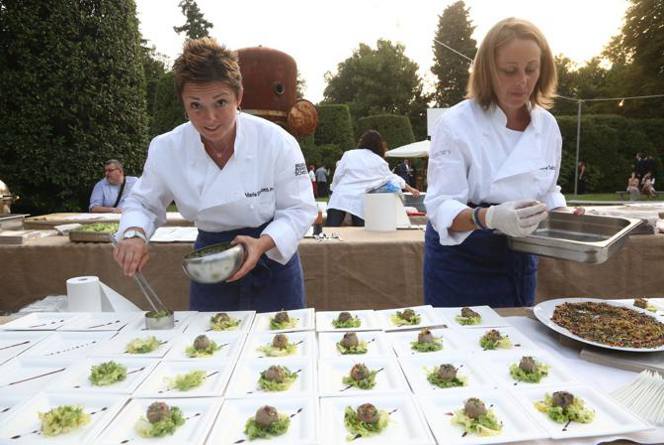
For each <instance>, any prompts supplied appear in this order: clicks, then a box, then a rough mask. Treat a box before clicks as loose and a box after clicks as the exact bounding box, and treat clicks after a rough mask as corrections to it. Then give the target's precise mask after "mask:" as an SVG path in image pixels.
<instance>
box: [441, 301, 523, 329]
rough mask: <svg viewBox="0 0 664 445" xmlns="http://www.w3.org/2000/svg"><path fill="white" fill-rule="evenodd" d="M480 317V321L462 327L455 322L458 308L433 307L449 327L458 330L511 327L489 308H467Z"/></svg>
mask: <svg viewBox="0 0 664 445" xmlns="http://www.w3.org/2000/svg"><path fill="white" fill-rule="evenodd" d="M468 307H470V308H471V309H472V310H474V311H475V312H477V313H478V314H480V316H481V317H482V321H480V322H479V323H478V324H473V325H462V324H461V323H459V322H458V321H457V320H456V318H455V317H456V316H457V315H461V308H460V307H435V308H433V310H434V312H437V313H438V314H440V315H441V316H442V317H443V318H445V319H446V320H449V321H450V324H449V325H448V326H449V327H458V328H496V327H504V326H511V325H510V324H509V323H508V321H507V320H505V319H504V318H503V317H501V316H500V315H498V313H497V312H496V311H494V310H493V309H491V308H490V307H489V306H468Z"/></svg>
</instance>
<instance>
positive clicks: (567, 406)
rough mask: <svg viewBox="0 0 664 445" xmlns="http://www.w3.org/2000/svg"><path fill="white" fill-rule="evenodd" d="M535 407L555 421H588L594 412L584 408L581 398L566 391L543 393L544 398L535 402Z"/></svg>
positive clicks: (593, 416)
mask: <svg viewBox="0 0 664 445" xmlns="http://www.w3.org/2000/svg"><path fill="white" fill-rule="evenodd" d="M535 408H537V410H538V411H541V412H543V413H545V414H547V415H548V416H549V418H550V419H551V420H553V421H554V422H556V423H567V422H579V423H590V422H592V421H593V419H594V418H595V412H594V411H593V410H591V409H588V408H586V407H585V406H584V403H583V400H581V399H580V398H578V397H575V396H574V395H573V394H571V393H569V392H567V391H556V392H554V393H553V394H548V393H547V394H545V395H544V400H541V401H539V402H535Z"/></svg>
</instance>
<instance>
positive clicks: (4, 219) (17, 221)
mask: <svg viewBox="0 0 664 445" xmlns="http://www.w3.org/2000/svg"><path fill="white" fill-rule="evenodd" d="M26 216H30V215H20V214H11V213H10V214H7V215H2V216H0V230H9V229H21V228H22V227H23V221H25V217H26Z"/></svg>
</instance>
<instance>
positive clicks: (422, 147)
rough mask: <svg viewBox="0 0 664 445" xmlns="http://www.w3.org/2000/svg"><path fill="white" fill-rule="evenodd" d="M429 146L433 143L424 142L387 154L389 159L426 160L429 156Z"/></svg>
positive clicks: (405, 146) (387, 152) (390, 151)
mask: <svg viewBox="0 0 664 445" xmlns="http://www.w3.org/2000/svg"><path fill="white" fill-rule="evenodd" d="M429 145H431V141H428V140H424V141H419V142H413V143H412V144H408V145H403V146H401V147H397V148H394V149H392V150H388V151H386V152H385V156H387V157H389V158H426V157H427V156H429Z"/></svg>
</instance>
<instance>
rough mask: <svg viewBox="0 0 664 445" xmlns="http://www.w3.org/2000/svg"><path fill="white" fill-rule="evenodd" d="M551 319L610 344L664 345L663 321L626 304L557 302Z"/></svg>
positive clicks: (636, 346) (648, 346) (597, 340)
mask: <svg viewBox="0 0 664 445" xmlns="http://www.w3.org/2000/svg"><path fill="white" fill-rule="evenodd" d="M551 320H552V321H553V322H554V323H556V324H557V325H559V326H562V327H563V328H565V329H567V330H568V331H570V332H571V333H572V334H574V335H576V336H578V337H581V338H583V339H585V340H590V341H594V342H596V343H601V344H605V345H609V346H619V347H630V348H657V347H661V346H664V324H662V323H660V322H659V321H657V320H655V318H654V317H652V316H650V315H648V314H644V313H642V312H639V311H636V310H633V309H630V308H628V307H625V306H617V305H612V304H607V303H595V302H591V301H586V302H582V303H563V304H559V305H558V306H556V308H555V310H554V311H553V317H551Z"/></svg>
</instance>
